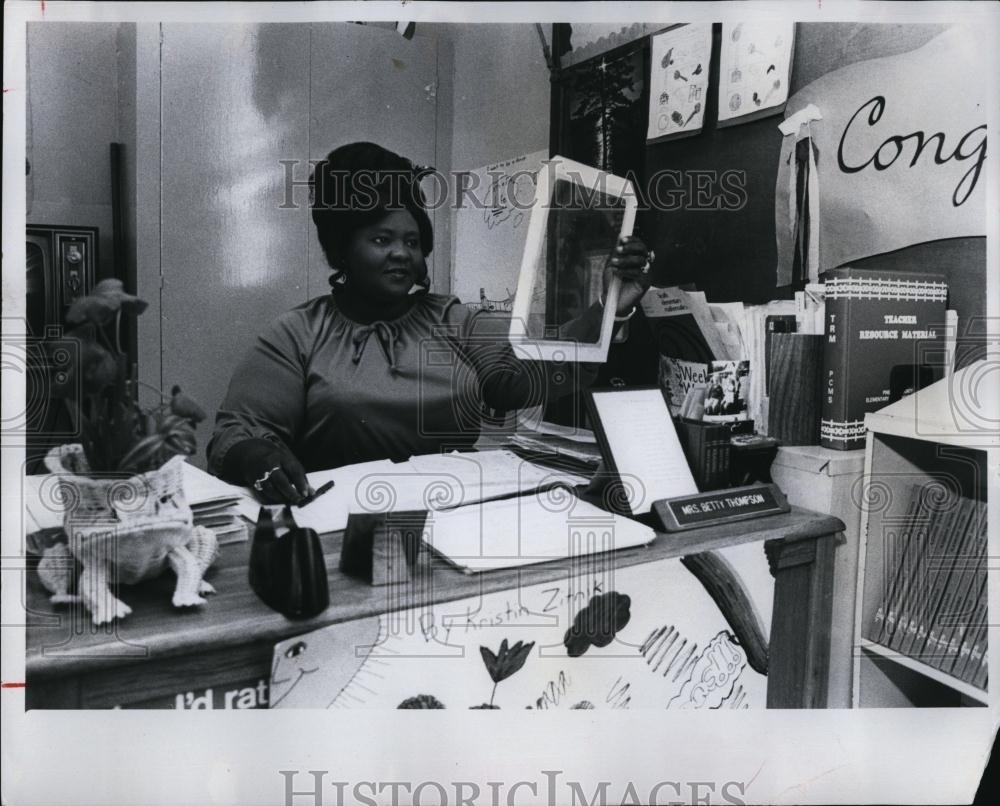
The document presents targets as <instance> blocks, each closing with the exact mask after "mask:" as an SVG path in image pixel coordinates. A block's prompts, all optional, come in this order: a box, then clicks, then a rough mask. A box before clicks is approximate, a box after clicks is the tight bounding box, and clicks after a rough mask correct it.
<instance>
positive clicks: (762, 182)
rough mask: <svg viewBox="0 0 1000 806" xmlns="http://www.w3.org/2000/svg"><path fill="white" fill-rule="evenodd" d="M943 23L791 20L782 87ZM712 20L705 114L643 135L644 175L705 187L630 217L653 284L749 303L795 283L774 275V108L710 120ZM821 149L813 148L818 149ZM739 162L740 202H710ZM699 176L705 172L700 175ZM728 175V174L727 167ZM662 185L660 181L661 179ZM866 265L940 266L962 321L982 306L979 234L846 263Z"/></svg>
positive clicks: (915, 39)
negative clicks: (677, 177)
mask: <svg viewBox="0 0 1000 806" xmlns="http://www.w3.org/2000/svg"><path fill="white" fill-rule="evenodd" d="M946 27H947V26H945V25H895V24H891V25H890V24H861V23H799V24H798V25H797V26H796V35H795V48H794V54H793V63H792V64H793V66H792V75H791V81H790V88H789V92H790V94H794V93H795V92H797V91H798V90H799V89H801V88H802V87H804V86H806V85H807V84H810V83H812V82H813V81H815V80H816V79H817V78H819V77H820V76H822V75H825V74H826V73H829V72H832V71H833V70H837V69H839V68H841V67H844V66H845V65H848V64H852V63H854V62H860V61H864V60H867V59H874V58H879V57H883V56H891V55H895V54H898V53H904V52H907V51H911V50H914V49H916V48H919V47H921V46H922V45H924V44H926V43H927V42H928V41H929V40H931V39H932V38H933V37H935V36H937V35H938V34H940V33H941V32H942V31H943V30H945V28H946ZM721 36H722V31H721V25H719V24H716V25H715V26H714V27H713V49H712V61H711V68H710V69H711V76H710V87H711V89H710V91H709V93H708V97H707V108H706V114H705V124H704V128H703V130H702V132H701V133H700V134H699V135H697V136H694V137H689V138H686V139H683V140H674V141H669V142H664V143H653V144H650V145H649V146H648V147H647V149H646V153H645V166H644V167H645V175H646V177H650V176H653V175H655V174H656V172H657V171H666V170H673V171H679V172H682V174H683V175H684V176H685V178H686V179H687V181H688V182H702V183H704V184H705V187H707V188H708V195H707V199H706V201H707V203H706V204H705V205H703V206H702V209H692V207H697V205H692V204H691V201H692V199H691V198H690V194H691V190H690V188H686V189H684V190H685V192H686V193H687V194H688V195H686V196H682V198H683V203H682V204H678V205H677V209H659V210H655V211H651V212H648V213H642V212H641V211H640V215H639V218H638V221H639V226H640V228H641V229H642V231H643V232H644V233H645V234H646V235H647V236H648V237H647V238H646V240H647V242H648V243H649V245H650V246H651V247H652V248H654V249H655V251H656V256H657V260H656V264H655V265H654V267H653V273H654V278H653V282H654V284H655V285H678V284H682V283H695V284H696V285H697V287H698V288H699V289H700V290H703V291H705V293H706V294H707V296H708V298H709V299H710V300H712V301H713V302H724V301H743V302H746V303H750V304H757V303H763V302H767V301H768V300H771V299H782V298H791V297H792V295H793V293H794V291H796V290H800V288H801V283H800V284H799V285H798V286H796V285H792V286H785V287H782V288H778V287H776V285H775V261H776V247H775V236H774V202H775V198H774V188H775V179H776V170H777V163H778V156H779V152H780V148H781V133H780V132H779V131H778V124H779V123H780V122H781V120H782V118H781V116H780V115H775V116H771V117H766V118H763V119H761V120H753V121H750V122H746V123H741V124H739V125H734V126H728V127H722V128H720V127H719V126H718V125H717V120H718V93H717V91H716V90H715V88H717V87H718V80H719V54H720V50H721ZM821 159H822V157H821ZM733 170H738V171H741V172H742V177H741V181H742V184H743V187H744V188H745V201H744V202H743V204H742V206H740V207H739V209H726V210H720V209H711V208H712V206H713V204H714V203H715V201H716V200H717V199H718V198H719V195H720V193H721V192H722V191H721V190H720V183H722V184H724V183H725V182H726V181H727V180H726V178H725V173H726V171H733ZM699 177H704V178H699ZM728 181H730V182H733V181H736V180H735V179H734V177H733V175H730V176H729V178H728ZM664 187H665V188H667V187H669V186H667V185H664ZM851 265H852V266H858V267H863V268H869V269H880V268H881V269H906V270H909V271H921V270H926V271H937V272H942V273H943V274H945V276H946V277H947V279H948V286H949V290H950V302H949V307H951V308H954V309H955V310H957V311H958V314H959V317H960V332H964V326H963V324H962V323H963V322H965V323H968V322H970V321H971V320H973V319H974V318H975V317H982V316H984V315H985V294H984V291H985V287H986V278H985V273H986V245H985V238H975V237H973V238H954V239H948V240H942V241H934V242H929V243H923V244H917V245H914V246H910V247H907V248H904V249H900V250H898V251H896V252H891V253H887V254H882V255H877V256H873V257H869V258H865V259H863V260H856V261H853V262H852V263H851Z"/></svg>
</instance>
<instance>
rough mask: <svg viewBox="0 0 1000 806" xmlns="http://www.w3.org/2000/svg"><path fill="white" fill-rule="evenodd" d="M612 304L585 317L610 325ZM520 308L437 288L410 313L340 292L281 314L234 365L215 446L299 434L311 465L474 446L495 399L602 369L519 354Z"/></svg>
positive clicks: (528, 396) (543, 390) (507, 404)
mask: <svg viewBox="0 0 1000 806" xmlns="http://www.w3.org/2000/svg"><path fill="white" fill-rule="evenodd" d="M599 320H600V309H595V310H594V311H593V312H590V311H588V312H586V313H585V314H584V315H583V316H582V317H580V319H579V320H577V321H576V323H575V328H579V329H581V330H586V331H587V332H590V331H591V330H592V328H593V327H594V326H595V325H596V326H597V327H599V325H600V321H599ZM508 326H509V319H508V318H507V317H506V316H503V315H497V314H493V313H489V312H484V311H480V312H472V311H470V310H469V309H468V308H466V307H465V306H464V305H462V304H461V303H460V302H459V301H458V299H457V298H455V297H451V296H444V295H439V294H427V295H424V296H421V297H419V298H418V299H416V300H415V301H414V304H413V307H412V308H410V310H409V311H407V312H406V313H405V314H403V315H402V316H401V317H399V318H398V319H394V320H391V321H385V322H381V321H380V322H375V323H372V324H370V325H362V324H359V323H357V322H355V321H353V320H351V319H349V318H347V317H346V316H345V315H344V314H343V313H341V312H340V311H339V310H338V308H337V305H336V301H335V299H334V297H333V296H332V295H326V296H323V297H318V298H316V299H313V300H310V301H309V302H307V303H305V304H303V305H300V306H298V307H296V308H293V309H292V310H290V311H288V312H286V313H284V314H282V315H281V316H279V317H278V318H277V319H276V320H275V321H274V322H272V323H271V324H270V325H269V326H268V327H267V328H266V329H265V330H264V332H263V333H261V335H260V336H259V337H258V338H257V341H256V343H255V344H254V345H253V347H252V348H251V349H250V351H249V353H248V354H247V356H246V357H245V358H244V359H243V361H242V362H241V363H240V365H239V366H238V367H237V369H236V371H235V373H234V374H233V378H232V381H231V382H230V385H229V391H228V394H227V395H226V398H225V401H224V402H223V404H222V407H221V408H220V410H219V412H218V415H217V417H216V422H215V432H214V434H213V436H212V440H211V442H210V443H209V446H208V459H209V468H210V470H211V471H212V472H214V473H216V474H221V472H222V467H223V462H224V459H225V456H226V453H227V452H228V451H229V449H230V448H231V447H232V446H233V445H235V444H236V443H238V442H240V441H242V440H244V439H248V438H253V437H258V438H264V439H269V440H273V441H278V442H281V443H284V444H285V445H287V446H288V447H289V448H290V449H291V450H292V452H293V453H294V454H295V455H296V456H297V457H298V458H299V460H300V461H301V462H302V464H303V465H304V466H305V468H306V470H307V471H313V470H320V469H325V468H333V467H339V466H341V465H346V464H353V463H356V462H365V461H369V460H373V459H394V460H402V459H405V458H407V457H409V456H412V455H415V454H421V453H433V452H438V451H440V450H442V449H453V448H458V449H461V448H468V447H471V446H472V445H473V444H474V443H475V441H476V440H477V439H478V437H479V432H480V427H481V417H482V414H483V411H484V405H485V406H487V407H490V408H493V409H500V410H508V411H509V410H513V409H517V408H522V407H525V406H532V405H536V404H538V403H541V402H543V401H544V400H546V399H549V398H554V397H558V396H560V395H563V394H568V393H571V392H572V391H573V389H574V387H575V386H576V384H575V383H574V382H573V380H572V378H573V377H574V376H576V377H577V383H579V382H580V381H583V382H584V383H585V382H586V380H587V379H588V378H589V379H592V377H593V375H594V374H595V373H596V368H595V367H593V366H589V367H588V368H587V369H585V370H584V371H582V372H580V373H567V372H565V371H563V370H562V369H561V368H560V367H559V366H558V365H552V364H542V363H536V362H530V361H519V360H517V359H515V357H514V355H513V351H512V350H511V348H510V345H509V344H508V343H507V341H506V334H507V332H508Z"/></svg>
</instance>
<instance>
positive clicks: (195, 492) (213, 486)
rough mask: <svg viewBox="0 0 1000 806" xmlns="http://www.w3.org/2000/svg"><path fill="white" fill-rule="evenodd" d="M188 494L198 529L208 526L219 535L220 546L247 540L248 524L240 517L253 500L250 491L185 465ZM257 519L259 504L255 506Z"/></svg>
mask: <svg viewBox="0 0 1000 806" xmlns="http://www.w3.org/2000/svg"><path fill="white" fill-rule="evenodd" d="M184 494H185V496H186V497H187V501H188V506H190V507H191V513H192V515H193V516H194V525H195V526H204V527H205V528H207V529H211V530H212V531H213V532H215V536H216V537H217V538H218V540H219V543H237V542H239V541H242V540H246V539H247V537H248V532H247V528H246V523H245V522H244V521H243V519H242V518H240V514H241V512H242V510H241V508H240V504H241V503H243V502H245V501H247V500H252V498H251V497H250V492H249V490H247V489H245V488H243V487H237V486H235V485H233V484H227V483H226V482H224V481H222V479H218V478H216V477H215V476H212V475H210V474H208V473H206V472H205V471H204V470H201V469H199V468H197V467H195V466H194V465H192V464H188V463H185V465H184ZM253 509H254V516H253V517H254V519H256V516H257V514H256V504H254V506H253Z"/></svg>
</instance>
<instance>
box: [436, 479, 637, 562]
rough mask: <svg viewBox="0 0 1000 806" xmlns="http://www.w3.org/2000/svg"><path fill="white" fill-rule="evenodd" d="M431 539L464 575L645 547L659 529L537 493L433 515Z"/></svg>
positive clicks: (583, 503) (566, 498)
mask: <svg viewBox="0 0 1000 806" xmlns="http://www.w3.org/2000/svg"><path fill="white" fill-rule="evenodd" d="M426 529H427V534H426V540H427V543H428V544H429V545H430V546H431V548H432V549H433V550H434V552H435V553H437V554H439V555H440V556H441V557H443V558H444V559H445V560H447V561H448V562H450V563H452V564H453V565H455V566H457V567H458V568H460V569H461V570H463V571H465V572H466V573H472V572H474V571H487V570H491V569H496V568H515V567H518V566H523V565H533V564H535V563H542V562H550V561H552V560H561V559H567V558H569V559H572V558H574V557H582V556H586V555H591V554H600V553H602V552H606V551H612V550H615V549H621V548H629V547H632V546H644V545H646V544H648V543H651V542H652V541H653V539H654V538H655V537H656V533H655V532H654V531H653V530H652V529H650V528H649V527H648V526H644V525H643V524H641V523H638V522H636V521H634V520H631V519H630V518H625V517H621V516H618V515H612V514H611V513H609V512H605V511H604V510H603V509H599V508H598V507H596V506H594V505H593V504H589V503H587V502H586V501H581V500H579V499H577V498H574V497H573V496H572V495H570V494H569V493H564V494H559V495H552V494H549V493H545V492H542V493H534V494H530V495H523V496H519V497H517V498H507V499H504V500H501V501H487V502H483V503H478V504H471V505H469V506H463V507H458V508H457V509H448V510H443V511H440V512H434V513H431V515H430V517H429V519H428V521H427V527H426Z"/></svg>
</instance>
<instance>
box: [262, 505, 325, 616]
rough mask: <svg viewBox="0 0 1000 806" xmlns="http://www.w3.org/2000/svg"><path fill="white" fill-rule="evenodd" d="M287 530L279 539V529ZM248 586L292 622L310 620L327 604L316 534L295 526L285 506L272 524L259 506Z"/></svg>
mask: <svg viewBox="0 0 1000 806" xmlns="http://www.w3.org/2000/svg"><path fill="white" fill-rule="evenodd" d="M282 526H284V527H287V529H288V531H286V532H284V533H283V534H281V535H280V536H279V535H278V529H279V528H281V527H282ZM250 587H251V588H252V589H253V592H254V593H256V594H257V595H258V596H259V597H260V598H261V600H262V601H263V602H264V604H266V605H267V606H268V607H270V608H272V609H273V610H277V611H278V612H279V613H281V614H283V615H285V616H287V617H288V618H291V619H300V618H310V617H312V616H315V615H318V614H319V613H322V612H323V611H324V610H326V608H327V607H329V605H330V588H329V582H328V580H327V576H326V560H325V559H324V557H323V547H322V546H321V545H320V542H319V535H317V534H316V532H315V531H314V530H312V529H302V528H299V527H298V526H297V525H296V524H295V520H294V518H293V517H292V513H291V510H290V509H289V508H288V507H285V508H284V509H283V510H282V511H281V516H280V520H279V522H278V523H275V520H274V518H273V517H272V515H271V510H269V509H268V508H267V507H261V510H260V515H259V516H258V518H257V528H256V529H255V530H254V533H253V542H252V543H251V545H250Z"/></svg>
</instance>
